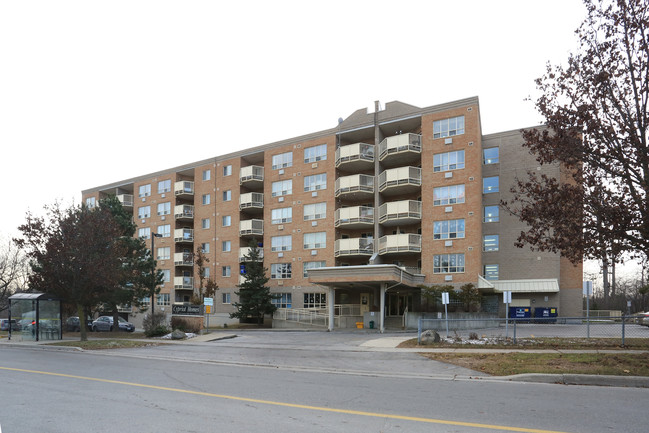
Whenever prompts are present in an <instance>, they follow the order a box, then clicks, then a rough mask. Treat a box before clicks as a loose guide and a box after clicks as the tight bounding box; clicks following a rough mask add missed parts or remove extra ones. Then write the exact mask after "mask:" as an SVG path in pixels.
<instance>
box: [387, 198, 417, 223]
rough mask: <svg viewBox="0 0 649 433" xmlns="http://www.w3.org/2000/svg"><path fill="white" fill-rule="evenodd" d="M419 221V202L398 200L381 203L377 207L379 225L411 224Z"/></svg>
mask: <svg viewBox="0 0 649 433" xmlns="http://www.w3.org/2000/svg"><path fill="white" fill-rule="evenodd" d="M418 220H421V202H420V201H417V200H400V201H392V202H388V203H383V204H382V205H381V206H380V207H379V223H381V224H384V223H385V224H387V223H390V222H395V223H401V224H411V223H415V222H417V221H418Z"/></svg>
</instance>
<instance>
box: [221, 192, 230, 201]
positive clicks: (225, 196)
mask: <svg viewBox="0 0 649 433" xmlns="http://www.w3.org/2000/svg"><path fill="white" fill-rule="evenodd" d="M230 200H232V191H231V190H227V191H223V201H230Z"/></svg>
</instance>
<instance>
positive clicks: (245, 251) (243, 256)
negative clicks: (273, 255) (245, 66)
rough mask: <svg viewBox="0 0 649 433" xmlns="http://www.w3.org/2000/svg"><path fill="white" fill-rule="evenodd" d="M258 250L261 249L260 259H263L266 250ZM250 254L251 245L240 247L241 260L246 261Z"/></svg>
mask: <svg viewBox="0 0 649 433" xmlns="http://www.w3.org/2000/svg"><path fill="white" fill-rule="evenodd" d="M258 250H259V261H262V260H263V259H264V250H263V249H261V248H258ZM248 254H250V247H241V248H239V262H245V261H246V257H248Z"/></svg>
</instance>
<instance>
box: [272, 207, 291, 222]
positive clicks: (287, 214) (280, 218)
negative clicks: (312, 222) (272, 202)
mask: <svg viewBox="0 0 649 433" xmlns="http://www.w3.org/2000/svg"><path fill="white" fill-rule="evenodd" d="M270 219H271V220H270V222H271V223H272V224H284V223H290V222H291V221H293V208H292V207H283V208H280V209H273V210H271V212H270Z"/></svg>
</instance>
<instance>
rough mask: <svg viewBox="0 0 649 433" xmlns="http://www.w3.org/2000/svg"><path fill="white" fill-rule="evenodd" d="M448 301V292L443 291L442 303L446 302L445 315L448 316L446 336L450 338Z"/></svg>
mask: <svg viewBox="0 0 649 433" xmlns="http://www.w3.org/2000/svg"><path fill="white" fill-rule="evenodd" d="M448 302H449V296H448V292H443V293H442V304H444V316H445V318H446V338H448Z"/></svg>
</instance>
